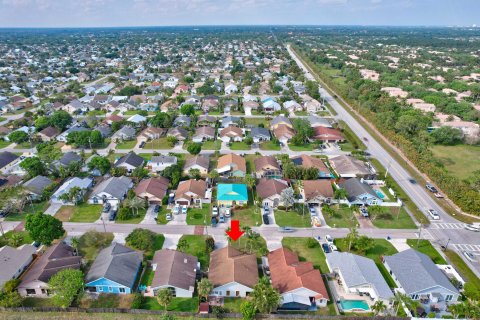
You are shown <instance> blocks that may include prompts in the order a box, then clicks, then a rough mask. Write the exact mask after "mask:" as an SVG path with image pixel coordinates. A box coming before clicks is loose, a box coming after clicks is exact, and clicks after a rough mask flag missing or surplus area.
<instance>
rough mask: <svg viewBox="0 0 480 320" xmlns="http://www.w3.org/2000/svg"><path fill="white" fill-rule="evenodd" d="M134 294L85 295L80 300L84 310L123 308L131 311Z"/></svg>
mask: <svg viewBox="0 0 480 320" xmlns="http://www.w3.org/2000/svg"><path fill="white" fill-rule="evenodd" d="M132 301H133V294H108V293H101V294H99V295H96V294H85V295H84V296H83V298H82V299H81V300H80V303H79V306H80V307H82V308H122V309H130V307H131V305H132Z"/></svg>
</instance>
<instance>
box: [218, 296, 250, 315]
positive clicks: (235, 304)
mask: <svg viewBox="0 0 480 320" xmlns="http://www.w3.org/2000/svg"><path fill="white" fill-rule="evenodd" d="M244 301H245V299H242V298H224V299H223V307H224V308H225V309H227V310H228V312H230V313H240V305H241V304H242V302H244Z"/></svg>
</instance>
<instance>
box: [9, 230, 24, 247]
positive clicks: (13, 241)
mask: <svg viewBox="0 0 480 320" xmlns="http://www.w3.org/2000/svg"><path fill="white" fill-rule="evenodd" d="M22 240H23V237H22V235H21V234H20V233H14V234H12V235H11V236H10V245H11V246H12V247H18V246H19V245H20V244H21V243H22Z"/></svg>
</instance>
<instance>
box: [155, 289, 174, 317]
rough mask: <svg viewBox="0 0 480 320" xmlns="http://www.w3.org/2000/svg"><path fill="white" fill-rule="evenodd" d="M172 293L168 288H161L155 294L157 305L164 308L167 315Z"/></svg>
mask: <svg viewBox="0 0 480 320" xmlns="http://www.w3.org/2000/svg"><path fill="white" fill-rule="evenodd" d="M172 298H173V295H172V291H171V290H170V289H169V288H163V289H160V290H158V292H157V301H158V303H159V304H160V305H161V306H163V307H164V308H165V313H167V307H168V305H169V304H170V302H172Z"/></svg>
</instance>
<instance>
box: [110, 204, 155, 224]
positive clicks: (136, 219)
mask: <svg viewBox="0 0 480 320" xmlns="http://www.w3.org/2000/svg"><path fill="white" fill-rule="evenodd" d="M146 213H147V209H145V208H144V209H140V210H138V216H136V217H133V218H131V219H128V220H120V219H116V220H115V223H123V224H125V223H126V224H130V223H131V224H137V223H140V222H142V220H143V218H145V214H146Z"/></svg>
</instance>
